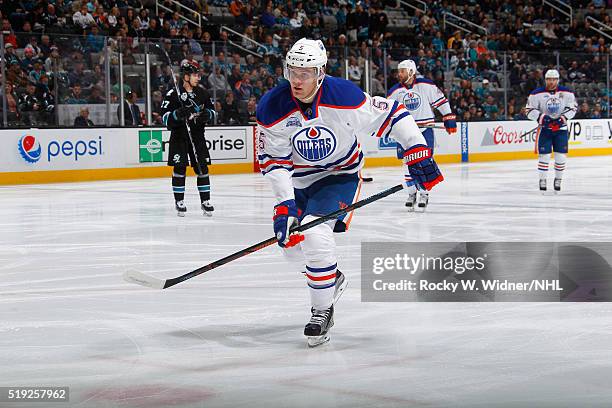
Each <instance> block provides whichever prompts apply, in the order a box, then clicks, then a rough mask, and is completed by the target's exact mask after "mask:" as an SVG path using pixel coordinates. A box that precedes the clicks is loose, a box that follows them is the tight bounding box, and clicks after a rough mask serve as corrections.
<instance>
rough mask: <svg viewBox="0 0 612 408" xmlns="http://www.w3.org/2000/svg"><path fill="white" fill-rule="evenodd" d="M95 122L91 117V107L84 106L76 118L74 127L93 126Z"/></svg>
mask: <svg viewBox="0 0 612 408" xmlns="http://www.w3.org/2000/svg"><path fill="white" fill-rule="evenodd" d="M93 126H94V123H93V122H92V121H91V119H89V108H88V107H87V106H83V107H82V108H81V109H80V111H79V115H78V116H77V117H76V118H74V127H75V128H84V127H93Z"/></svg>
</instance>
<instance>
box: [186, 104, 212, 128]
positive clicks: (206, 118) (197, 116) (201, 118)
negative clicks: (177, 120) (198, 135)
mask: <svg viewBox="0 0 612 408" xmlns="http://www.w3.org/2000/svg"><path fill="white" fill-rule="evenodd" d="M216 114H217V112H215V111H214V110H212V109H208V108H205V109H202V110H201V111H200V113H194V114H192V115H191V116H190V117H189V119H190V120H192V121H193V123H194V125H196V126H204V125H206V124H208V123H213V118H214V117H215V116H216Z"/></svg>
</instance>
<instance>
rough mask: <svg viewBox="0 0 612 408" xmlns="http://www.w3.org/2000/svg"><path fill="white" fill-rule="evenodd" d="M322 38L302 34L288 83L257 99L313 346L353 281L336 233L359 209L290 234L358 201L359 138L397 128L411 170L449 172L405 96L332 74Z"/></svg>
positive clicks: (263, 159) (263, 154) (280, 232)
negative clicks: (370, 90) (374, 92)
mask: <svg viewBox="0 0 612 408" xmlns="http://www.w3.org/2000/svg"><path fill="white" fill-rule="evenodd" d="M326 64H327V52H326V50H325V47H324V45H323V43H322V42H321V41H314V40H309V39H305V38H302V39H300V40H299V41H297V42H296V43H295V44H294V45H293V47H291V49H290V50H289V52H288V53H287V56H286V61H285V67H284V76H285V78H286V79H287V81H286V82H284V83H282V84H279V85H278V86H276V87H275V88H273V89H272V90H270V91H269V92H267V93H266V94H265V95H264V96H263V98H262V99H261V101H260V103H259V104H258V106H257V123H258V130H257V136H258V141H257V149H258V159H259V163H260V167H261V172H262V174H263V175H264V177H265V178H266V179H267V180H268V181H269V182H270V184H271V186H272V189H273V191H274V196H275V199H276V205H275V206H274V216H273V226H274V233H275V235H276V237H277V239H278V244H279V245H280V246H281V247H282V248H284V250H283V252H284V253H285V255H286V256H287V257H288V258H289V259H290V260H293V262H294V263H297V264H298V265H299V267H300V268H301V269H302V270H305V276H306V283H307V285H308V288H309V289H308V290H309V292H310V300H311V306H312V307H311V318H310V321H309V322H308V324H306V327H305V328H304V335H305V336H307V337H308V344H309V346H317V345H319V344H323V343H325V342H327V341H328V340H329V335H328V330H329V329H330V328H331V327H332V325H333V322H334V321H333V315H334V301H335V300H337V299H338V297H339V295H340V294H341V293H342V290H343V289H344V287H345V286H346V280H345V278H344V276H343V275H342V274H341V273H340V271H338V263H337V255H336V244H335V239H334V232H336V233H338V232H344V231H346V230H347V228H348V227H349V224H350V221H351V217H352V214H347V215H345V216H342V217H339V218H338V219H337V220H335V221H332V222H329V223H324V224H320V225H318V226H316V227H314V228H311V229H308V230H306V231H304V232H303V235H298V234H295V233H294V234H290V232H289V231H290V229H291V228H292V227H293V226H297V225H299V223H301V222H309V221H311V220H313V219H315V218H318V217H319V216H322V215H327V214H329V213H331V212H333V211H336V210H338V209H340V208H344V207H346V206H348V205H350V204H352V203H353V202H355V201H356V200H357V197H358V195H359V189H360V186H361V183H360V178H359V171H360V169H361V167H362V166H363V153H362V152H361V146H360V144H359V140H358V137H382V136H387V135H390V136H392V137H393V138H394V139H395V140H397V141H399V142H400V143H402V146H406V153H405V155H404V160H406V161H407V163H408V168H409V171H410V174H411V176H412V177H413V179H414V180H415V182H417V183H418V184H419V185H421V186H423V188H425V189H427V190H429V189H431V188H432V187H433V186H435V185H436V184H437V183H439V182H441V181H442V180H443V179H444V178H443V177H442V174H441V173H440V170H439V169H438V166H437V165H436V163H435V162H434V160H433V158H432V156H431V149H430V148H429V147H427V145H426V142H425V139H424V138H423V135H422V134H421V132H420V131H419V128H418V127H417V125H416V123H415V122H414V119H413V118H412V116H410V114H409V113H408V111H406V109H404V107H403V106H401V104H400V103H398V102H394V101H391V100H389V99H385V98H381V97H371V96H370V95H368V94H365V93H364V92H363V91H362V90H361V89H359V87H357V86H355V85H354V84H353V83H352V82H350V81H347V80H344V79H340V78H334V77H330V76H326V75H325V66H326Z"/></svg>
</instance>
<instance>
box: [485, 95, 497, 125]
mask: <svg viewBox="0 0 612 408" xmlns="http://www.w3.org/2000/svg"><path fill="white" fill-rule="evenodd" d="M482 110H483V111H484V117H485V119H490V120H492V119H494V117H496V116H497V114H498V112H499V108H498V107H497V104H495V100H494V99H493V95H489V96H487V99H486V102H485V103H483V104H482Z"/></svg>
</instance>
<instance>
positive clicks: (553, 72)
mask: <svg viewBox="0 0 612 408" xmlns="http://www.w3.org/2000/svg"><path fill="white" fill-rule="evenodd" d="M548 78H552V79H559V71H557V70H556V69H549V70H548V71H546V75H544V79H548Z"/></svg>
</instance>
